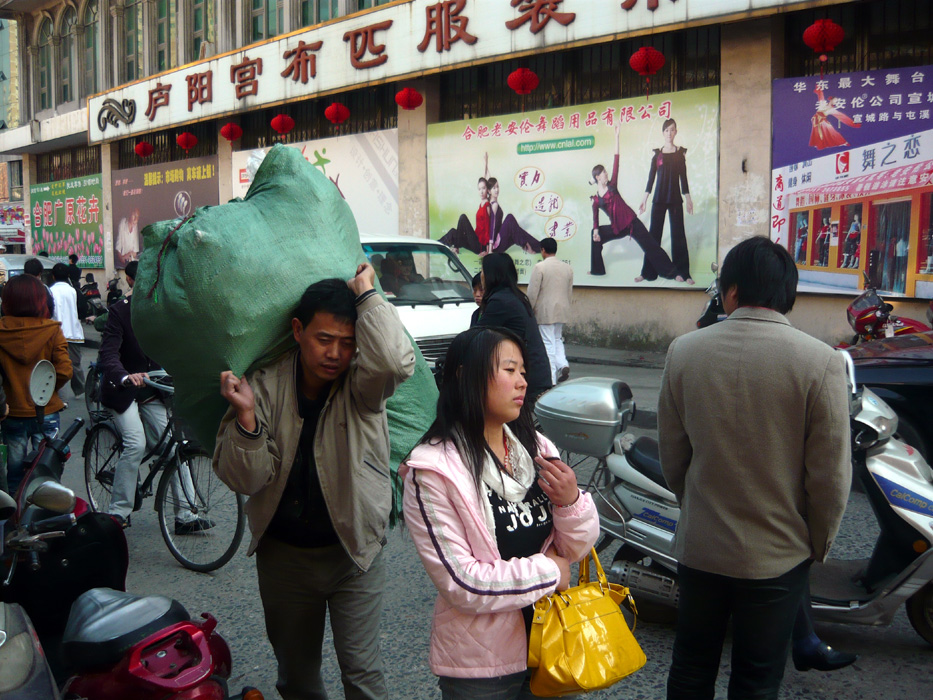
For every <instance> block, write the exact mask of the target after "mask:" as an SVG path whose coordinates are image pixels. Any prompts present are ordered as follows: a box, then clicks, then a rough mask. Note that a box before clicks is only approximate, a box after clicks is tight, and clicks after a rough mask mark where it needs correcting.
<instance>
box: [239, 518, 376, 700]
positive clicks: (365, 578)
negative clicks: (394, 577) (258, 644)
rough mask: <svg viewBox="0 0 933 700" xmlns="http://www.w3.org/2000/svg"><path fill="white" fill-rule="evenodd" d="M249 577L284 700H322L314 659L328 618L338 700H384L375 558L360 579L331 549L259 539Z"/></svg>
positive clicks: (317, 658)
mask: <svg viewBox="0 0 933 700" xmlns="http://www.w3.org/2000/svg"><path fill="white" fill-rule="evenodd" d="M256 569H257V571H258V573H259V595H260V597H261V598H262V607H263V612H264V613H265V618H266V632H267V634H268V635H269V641H270V642H271V643H272V650H273V651H274V652H275V658H276V660H277V661H278V664H279V678H278V682H277V683H276V688H277V689H278V691H279V695H281V696H282V697H283V698H284V700H326V699H327V693H326V692H325V690H324V682H323V680H322V678H321V655H322V652H323V649H322V647H323V641H324V621H325V618H326V617H327V615H328V614H329V615H330V628H331V631H332V632H333V634H334V650H335V651H336V652H337V663H338V664H339V665H340V679H341V680H342V681H343V692H344V696H345V697H346V699H347V700H388V697H389V693H388V690H387V688H386V682H385V675H384V672H383V661H382V649H381V647H380V644H379V619H380V617H381V616H382V591H383V589H384V587H385V565H384V562H383V559H382V554H379V555H377V556H376V558H375V560H374V561H373V563H372V566H370V567H369V570H368V571H360V569H359V568H357V566H356V564H354V563H353V560H352V559H350V557H348V556H347V555H346V553H345V552H344V551H343V547H342V546H341V545H339V544H336V545H332V546H330V547H320V548H316V549H304V548H301V547H293V546H291V545H288V544H285V543H284V542H279V541H278V540H275V539H273V538H272V537H268V536H267V537H263V538H262V541H261V542H260V544H259V548H258V549H257V550H256Z"/></svg>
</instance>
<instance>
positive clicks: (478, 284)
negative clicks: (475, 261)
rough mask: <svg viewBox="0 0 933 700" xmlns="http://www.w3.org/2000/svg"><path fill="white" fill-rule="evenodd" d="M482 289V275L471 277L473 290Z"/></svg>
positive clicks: (479, 273) (477, 274)
mask: <svg viewBox="0 0 933 700" xmlns="http://www.w3.org/2000/svg"><path fill="white" fill-rule="evenodd" d="M482 287H483V273H482V272H477V273H476V274H475V275H473V289H482Z"/></svg>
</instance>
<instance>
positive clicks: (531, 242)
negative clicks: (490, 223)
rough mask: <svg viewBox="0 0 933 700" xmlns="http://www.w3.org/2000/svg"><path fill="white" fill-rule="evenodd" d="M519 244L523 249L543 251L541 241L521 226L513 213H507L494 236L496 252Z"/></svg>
mask: <svg viewBox="0 0 933 700" xmlns="http://www.w3.org/2000/svg"><path fill="white" fill-rule="evenodd" d="M513 245H517V246H518V247H519V248H522V249H531V251H532V252H534V253H540V252H541V242H540V241H538V240H536V239H535V237H534V236H532V235H531V234H530V233H528V232H527V231H526V230H525V229H523V228H522V227H521V226H519V224H518V221H516V220H515V217H514V216H512V215H511V214H506V215H505V219H503V221H502V226H500V227H499V231H498V232H497V233H496V234H495V235H494V236H493V246H494V247H493V251H492V252H494V253H504V252H505V251H506V250H507V249H508V248H510V247H511V246H513Z"/></svg>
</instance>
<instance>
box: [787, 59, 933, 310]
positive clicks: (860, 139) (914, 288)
mask: <svg viewBox="0 0 933 700" xmlns="http://www.w3.org/2000/svg"><path fill="white" fill-rule="evenodd" d="M772 102H773V105H774V113H773V116H772V133H773V139H774V142H773V158H772V163H773V165H772V167H773V168H774V170H773V172H772V175H771V238H772V240H775V241H777V242H778V243H780V244H782V245H784V246H786V247H787V249H788V250H789V251H790V253H791V255H792V256H794V259H795V260H796V261H797V267H798V269H799V271H800V289H801V290H803V291H810V292H834V293H839V292H845V293H852V292H853V291H855V290H858V289H864V286H865V277H866V276H867V278H868V280H869V281H870V283H871V285H872V286H873V287H875V288H876V289H877V290H879V292H881V293H882V294H883V295H884V296H898V295H899V296H905V297H919V298H924V299H929V298H933V206H931V200H933V116H931V110H933V66H919V67H914V68H893V69H890V70H876V71H864V72H857V73H832V74H829V73H828V74H826V75H824V76H822V77H820V76H807V77H803V78H787V79H782V80H776V81H774V84H773V100H772Z"/></svg>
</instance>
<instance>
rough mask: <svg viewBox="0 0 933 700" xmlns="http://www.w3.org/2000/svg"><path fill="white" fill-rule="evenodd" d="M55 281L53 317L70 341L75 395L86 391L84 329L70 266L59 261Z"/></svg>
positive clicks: (52, 290) (53, 275)
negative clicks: (71, 278) (79, 316)
mask: <svg viewBox="0 0 933 700" xmlns="http://www.w3.org/2000/svg"><path fill="white" fill-rule="evenodd" d="M52 279H53V280H55V282H54V283H53V284H52V286H51V287H50V288H49V290H50V291H51V292H52V298H53V299H54V300H55V308H54V309H53V312H52V318H53V319H54V320H56V321H58V322H59V323H61V324H62V333H63V334H64V336H65V340H67V341H68V358H69V359H70V360H71V365H72V367H73V368H74V374H72V376H71V390H72V391H73V392H74V395H75V396H80V395H81V394H83V393H84V369H83V368H82V367H81V346H82V345H84V329H83V328H82V327H81V321H80V320H79V319H78V293H77V292H76V291H75V288H74V287H73V286H71V283H70V282H69V277H68V266H67V265H65V264H64V263H57V264H56V265H55V267H53V268H52Z"/></svg>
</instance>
